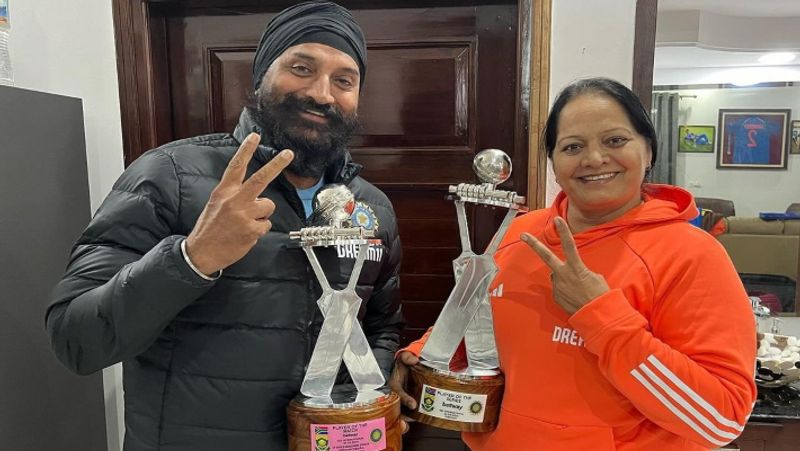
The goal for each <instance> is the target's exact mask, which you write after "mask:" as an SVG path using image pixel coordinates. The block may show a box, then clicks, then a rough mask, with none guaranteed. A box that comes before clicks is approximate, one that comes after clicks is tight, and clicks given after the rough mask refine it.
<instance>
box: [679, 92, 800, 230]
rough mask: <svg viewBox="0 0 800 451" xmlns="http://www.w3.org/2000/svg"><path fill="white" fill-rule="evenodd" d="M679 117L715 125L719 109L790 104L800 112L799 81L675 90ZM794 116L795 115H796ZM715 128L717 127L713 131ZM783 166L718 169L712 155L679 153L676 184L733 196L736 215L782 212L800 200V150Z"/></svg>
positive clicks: (697, 192)
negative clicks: (767, 85)
mask: <svg viewBox="0 0 800 451" xmlns="http://www.w3.org/2000/svg"><path fill="white" fill-rule="evenodd" d="M678 92H679V93H680V94H682V95H684V96H697V97H695V98H691V97H683V98H681V100H680V114H679V120H678V122H679V123H680V124H682V125H713V126H715V127H716V126H717V120H718V114H719V109H720V108H789V109H791V110H792V114H794V115H795V116H797V115H800V86H787V87H775V88H735V89H698V90H682V91H678ZM795 119H796V117H795ZM717 133H719V130H717ZM788 158H789V161H788V169H787V170H785V171H784V170H763V169H762V170H739V169H737V170H733V169H728V170H720V169H717V167H716V154H712V153H705V154H691V153H680V152H679V153H678V158H677V166H676V168H675V170H676V179H677V180H676V183H677V184H678V185H680V186H683V187H686V188H687V189H688V190H689V191H691V192H692V194H694V195H695V196H700V197H718V198H723V199H731V200H733V202H734V205H735V206H736V216H758V213H759V212H783V211H786V207H788V206H789V204H791V203H793V202H800V155H789V157H788Z"/></svg>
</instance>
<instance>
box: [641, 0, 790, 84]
mask: <svg viewBox="0 0 800 451" xmlns="http://www.w3.org/2000/svg"><path fill="white" fill-rule="evenodd" d="M797 30H800V0H761V1H753V0H749V1H748V0H660V1H659V2H658V29H657V32H656V51H655V61H654V67H655V69H654V83H655V84H702V83H738V82H741V81H742V80H743V79H747V80H760V81H800V32H798V31H797ZM772 51H789V52H793V53H796V55H797V56H796V57H795V59H794V60H793V61H792V62H790V63H787V64H785V65H781V66H765V65H764V64H762V63H760V62H759V61H758V59H759V57H761V56H763V55H764V54H766V53H769V52H772Z"/></svg>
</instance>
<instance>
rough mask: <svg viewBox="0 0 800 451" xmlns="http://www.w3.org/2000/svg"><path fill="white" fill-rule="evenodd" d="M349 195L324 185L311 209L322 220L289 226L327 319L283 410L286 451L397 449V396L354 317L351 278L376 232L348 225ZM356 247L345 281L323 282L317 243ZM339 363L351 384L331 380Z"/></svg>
mask: <svg viewBox="0 0 800 451" xmlns="http://www.w3.org/2000/svg"><path fill="white" fill-rule="evenodd" d="M354 207H355V203H354V199H353V194H352V193H351V192H350V190H348V189H347V187H345V186H343V185H332V186H329V187H325V188H323V189H322V190H321V191H320V192H319V193H318V194H317V196H316V198H315V208H314V215H315V216H318V217H320V218H322V219H323V220H324V221H325V222H326V224H327V225H324V226H316V227H305V228H303V229H301V230H299V231H296V232H291V233H290V237H291V238H292V239H296V240H299V242H300V246H301V247H302V249H303V250H304V251H305V253H306V256H307V257H308V261H309V263H310V264H311V267H312V268H313V270H314V274H315V275H316V277H317V280H318V281H319V284H320V286H321V287H322V296H321V297H320V298H319V299H318V300H317V305H318V307H319V309H320V311H321V312H322V314H323V316H324V317H325V319H324V321H323V323H322V328H321V330H320V334H319V337H318V338H317V344H316V346H315V347H314V351H313V353H312V354H311V359H310V361H309V363H308V369H307V370H306V375H305V378H304V379H303V384H302V386H301V388H300V394H299V395H298V396H296V397H295V398H294V399H293V400H292V401H291V402H290V403H289V406H288V407H287V408H286V413H287V420H288V434H289V450H291V451H309V450H313V451H317V450H320V451H322V450H325V451H344V450H347V451H377V450H384V449H387V450H400V449H401V446H402V445H401V435H402V426H401V422H400V399H399V397H398V396H397V394H396V393H394V392H392V391H390V390H389V389H388V388H387V387H386V386H385V383H386V381H385V379H384V377H383V374H382V373H381V370H380V368H379V366H378V362H377V360H376V359H375V356H374V355H373V354H372V349H371V348H370V346H369V343H368V342H367V338H366V336H365V335H364V331H363V330H362V329H361V325H360V324H359V322H358V319H357V315H358V309H359V307H360V305H361V301H362V299H361V298H359V297H358V294H357V293H356V284H357V282H358V277H359V275H360V273H361V269H362V267H363V264H364V260H365V259H366V257H367V251H368V249H369V246H370V244H380V240H376V239H374V233H375V232H374V230H367V229H364V228H362V227H351V221H350V217H351V214H352V212H353V209H354ZM339 245H345V246H356V247H357V248H358V254H357V257H356V259H355V264H354V265H353V271H352V273H351V275H350V279H349V283H348V284H347V287H346V288H344V289H342V290H335V289H333V288H332V287H331V285H330V283H329V282H328V280H327V278H326V276H325V273H324V271H323V268H322V265H321V264H320V262H319V260H318V259H317V255H316V254H315V252H314V248H315V247H327V246H339ZM342 362H344V364H345V366H346V367H347V370H348V371H349V373H350V377H351V378H352V380H353V385H343V386H334V382H335V381H336V376H337V374H338V373H339V368H340V366H341V364H342Z"/></svg>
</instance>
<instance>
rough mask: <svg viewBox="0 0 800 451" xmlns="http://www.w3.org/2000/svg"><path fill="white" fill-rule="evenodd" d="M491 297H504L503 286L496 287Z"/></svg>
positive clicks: (490, 294) (490, 293)
mask: <svg viewBox="0 0 800 451" xmlns="http://www.w3.org/2000/svg"><path fill="white" fill-rule="evenodd" d="M489 296H490V297H493V298H500V297H503V284H502V283H501V284H500V285H498V286H496V287H495V288H494V290H492V291H490V292H489Z"/></svg>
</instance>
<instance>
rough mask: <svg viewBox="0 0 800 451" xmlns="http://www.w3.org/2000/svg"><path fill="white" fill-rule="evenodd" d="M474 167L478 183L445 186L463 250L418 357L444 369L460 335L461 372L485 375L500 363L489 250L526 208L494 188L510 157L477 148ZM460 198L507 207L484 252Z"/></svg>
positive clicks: (507, 173)
mask: <svg viewBox="0 0 800 451" xmlns="http://www.w3.org/2000/svg"><path fill="white" fill-rule="evenodd" d="M473 169H474V170H475V173H476V174H477V175H478V178H480V180H481V181H482V182H483V183H481V184H468V183H461V184H459V185H457V186H452V185H451V186H450V193H452V194H453V195H454V198H455V205H456V215H457V217H458V229H459V234H460V236H461V249H462V251H461V254H460V255H459V256H458V257H457V258H456V259H455V260H454V261H453V271H454V273H455V280H456V283H455V287H454V288H453V291H452V292H451V293H450V296H449V297H448V298H447V302H446V303H445V305H444V308H443V309H442V312H441V313H440V314H439V318H438V319H437V320H436V323H435V324H434V326H433V330H432V331H431V334H430V337H428V340H427V342H426V343H425V347H423V348H422V353H421V354H420V357H422V363H423V364H424V365H427V366H430V367H431V368H434V369H438V370H448V368H449V364H450V360H451V359H452V358H453V354H455V352H456V349H457V348H458V345H459V343H460V342H461V339H462V338H463V339H464V341H465V343H464V344H465V346H466V349H467V360H468V363H469V365H468V367H467V368H466V369H465V370H464V371H463V372H462V373H463V374H466V375H475V376H490V375H493V374H497V368H498V367H499V361H498V358H497V346H496V344H495V339H494V327H493V325H492V309H491V305H490V303H489V284H491V282H492V280H494V276H495V274H497V266H496V265H495V262H494V253H495V252H496V251H497V248H498V246H500V242H501V241H502V240H503V237H504V236H505V234H506V232H507V231H508V227H509V226H510V225H511V221H512V220H513V219H514V217H515V216H516V215H517V213H519V212H520V211H526V208H525V206H524V204H525V197H524V196H520V195H518V194H517V193H515V192H513V191H504V190H498V189H497V185H498V184H500V183H503V182H504V181H506V180H508V178H509V176H510V175H511V159H510V158H509V157H508V155H506V153H505V152H503V151H502V150H499V149H486V150H483V151H481V152H479V153H478V154H477V155H476V156H475V159H474V161H473ZM465 202H471V203H474V204H479V205H488V206H493V207H501V208H507V209H508V212H507V213H506V215H505V218H503V222H502V223H501V224H500V227H499V229H498V230H497V232H496V233H495V235H494V237H493V238H492V241H491V242H490V243H489V246H488V247H487V248H486V251H485V252H484V253H483V254H480V255H478V254H476V253H475V252H473V251H472V245H471V243H470V239H469V229H468V227H467V214H466V210H465V208H464V204H465Z"/></svg>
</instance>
